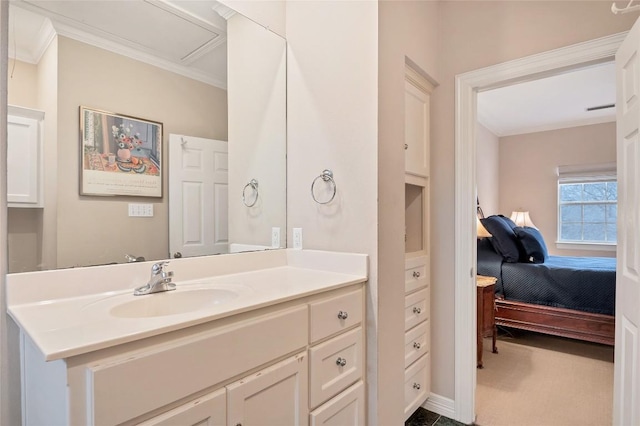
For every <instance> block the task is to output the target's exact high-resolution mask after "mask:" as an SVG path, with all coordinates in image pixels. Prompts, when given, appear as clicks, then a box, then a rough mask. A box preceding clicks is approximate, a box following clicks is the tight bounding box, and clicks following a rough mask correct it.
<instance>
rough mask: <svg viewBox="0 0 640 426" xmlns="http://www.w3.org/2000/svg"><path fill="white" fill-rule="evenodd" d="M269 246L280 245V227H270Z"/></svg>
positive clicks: (276, 246) (275, 246)
mask: <svg viewBox="0 0 640 426" xmlns="http://www.w3.org/2000/svg"><path fill="white" fill-rule="evenodd" d="M271 247H272V248H278V247H280V228H278V227H275V226H274V227H273V228H271Z"/></svg>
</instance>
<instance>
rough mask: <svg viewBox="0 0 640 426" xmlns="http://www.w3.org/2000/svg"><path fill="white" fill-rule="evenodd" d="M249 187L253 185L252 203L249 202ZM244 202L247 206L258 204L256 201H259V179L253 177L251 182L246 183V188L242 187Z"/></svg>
mask: <svg viewBox="0 0 640 426" xmlns="http://www.w3.org/2000/svg"><path fill="white" fill-rule="evenodd" d="M249 187H251V189H252V190H253V194H254V196H253V202H252V203H248V202H247V188H249ZM242 202H243V203H244V205H245V206H247V207H253V206H255V205H256V203H257V202H258V181H257V180H255V179H251V180H250V181H249V183H248V184H246V185H245V186H244V188H242Z"/></svg>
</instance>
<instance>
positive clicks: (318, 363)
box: [309, 327, 364, 408]
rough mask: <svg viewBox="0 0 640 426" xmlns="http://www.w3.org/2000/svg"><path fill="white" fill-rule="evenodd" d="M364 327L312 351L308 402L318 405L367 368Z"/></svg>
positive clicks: (310, 354)
mask: <svg viewBox="0 0 640 426" xmlns="http://www.w3.org/2000/svg"><path fill="white" fill-rule="evenodd" d="M362 341H363V338H362V327H358V328H356V329H354V330H351V331H348V332H346V333H344V334H341V335H340V336H338V337H334V338H333V339H331V340H328V341H326V342H324V343H321V344H319V345H318V346H316V347H313V348H311V350H310V351H309V361H310V371H311V379H310V383H309V394H310V398H309V403H310V405H311V408H315V407H317V406H318V405H320V404H322V403H323V402H324V401H326V400H328V399H329V398H331V397H333V396H334V395H336V394H338V393H339V392H340V391H342V390H343V389H345V388H346V387H347V386H349V385H351V384H352V383H355V382H356V381H358V380H359V379H360V378H361V377H362V374H363V371H364V359H363V345H362Z"/></svg>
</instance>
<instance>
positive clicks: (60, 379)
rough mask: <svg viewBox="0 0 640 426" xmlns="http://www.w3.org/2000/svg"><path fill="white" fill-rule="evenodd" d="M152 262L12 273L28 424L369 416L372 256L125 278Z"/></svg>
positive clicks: (290, 421) (203, 267)
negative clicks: (153, 284) (166, 280)
mask: <svg viewBox="0 0 640 426" xmlns="http://www.w3.org/2000/svg"><path fill="white" fill-rule="evenodd" d="M151 264H152V263H151V262H147V263H144V264H131V265H118V266H116V267H105V268H97V269H95V270H94V275H93V278H94V282H90V283H88V282H85V283H82V282H81V281H82V280H83V279H85V277H86V274H87V273H88V272H87V269H79V270H59V271H51V272H48V273H47V275H46V277H47V279H48V280H50V279H52V276H53V275H56V276H55V277H54V279H55V280H56V282H57V283H58V284H59V286H60V287H65V286H66V287H67V288H66V289H57V290H52V289H47V287H48V286H50V285H51V284H50V283H45V282H42V281H41V282H40V287H43V288H44V290H43V291H42V292H41V294H42V295H44V297H42V296H40V297H35V296H33V295H32V294H31V295H30V292H29V288H35V287H36V286H37V285H38V282H37V281H38V275H40V280H42V277H43V276H44V275H43V274H42V273H29V274H16V275H11V276H10V277H9V281H10V282H9V285H8V290H9V302H10V307H9V313H10V315H11V317H12V318H13V319H14V320H15V321H16V323H17V324H18V325H19V326H20V330H21V358H22V359H21V362H22V364H21V365H22V382H23V389H22V396H23V424H26V425H31V424H60V425H62V424H68V425H70V424H74V425H75V424H96V425H112V424H113V425H115V424H144V425H171V424H180V425H195V424H208V425H232V426H238V425H243V426H248V425H264V424H287V425H307V424H311V425H341V426H344V425H364V424H365V404H366V402H365V356H366V354H365V336H366V334H365V282H366V280H367V257H366V256H365V255H357V254H342V253H329V252H314V251H300V250H297V251H296V250H278V251H268V252H257V253H242V254H237V255H230V256H225V257H224V258H223V259H221V258H220V257H215V256H213V257H208V258H195V259H180V260H174V261H172V262H171V265H170V266H169V268H170V269H172V270H173V271H174V272H175V279H174V282H175V283H176V284H177V289H176V290H175V291H170V292H164V293H156V294H151V295H144V296H134V295H133V286H131V287H130V288H129V287H128V286H124V287H126V288H124V289H123V288H121V287H123V284H122V281H125V282H126V281H130V280H131V278H125V277H129V276H131V275H134V276H144V273H145V270H148V268H149V267H150V265H151ZM247 265H251V266H250V267H249V268H247ZM104 269H111V272H108V271H105V270H104ZM212 271H217V273H215V272H213V273H212ZM147 272H148V271H147ZM52 274H53V275H52ZM181 276H183V277H184V279H181ZM143 280H144V278H143ZM107 281H109V282H111V283H113V282H118V283H119V285H117V286H115V285H112V287H113V288H112V289H111V290H107V291H104V289H105V287H109V283H108V282H107ZM64 282H67V283H68V284H66V285H65V284H60V283H64ZM87 287H94V288H96V289H99V290H100V291H99V292H95V293H91V292H89V290H88V289H87ZM79 288H82V290H78V289H79ZM49 291H51V292H54V293H55V296H57V297H50V296H52V294H51V293H49ZM72 293H75V295H72ZM82 293H85V294H82ZM35 299H40V300H35Z"/></svg>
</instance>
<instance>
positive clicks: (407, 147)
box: [404, 143, 409, 151]
mask: <svg viewBox="0 0 640 426" xmlns="http://www.w3.org/2000/svg"><path fill="white" fill-rule="evenodd" d="M407 149H409V145H408V144H406V143H405V144H404V150H405V151H406V150H407Z"/></svg>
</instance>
